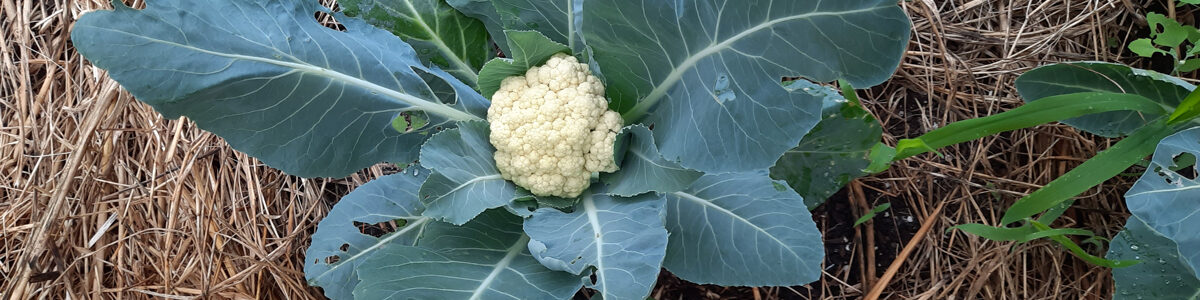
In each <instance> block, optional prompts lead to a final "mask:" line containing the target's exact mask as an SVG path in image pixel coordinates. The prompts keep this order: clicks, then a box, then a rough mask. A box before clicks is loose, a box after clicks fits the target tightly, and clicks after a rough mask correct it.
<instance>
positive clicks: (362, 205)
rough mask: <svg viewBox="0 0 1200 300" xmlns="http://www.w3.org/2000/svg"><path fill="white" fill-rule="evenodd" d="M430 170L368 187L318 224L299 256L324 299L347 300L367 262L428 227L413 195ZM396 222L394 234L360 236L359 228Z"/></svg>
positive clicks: (345, 199)
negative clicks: (323, 294) (323, 293)
mask: <svg viewBox="0 0 1200 300" xmlns="http://www.w3.org/2000/svg"><path fill="white" fill-rule="evenodd" d="M428 176H429V171H428V170H425V169H422V168H421V167H420V166H412V167H409V168H408V169H406V170H404V171H403V172H401V173H399V174H392V175H388V176H383V177H379V178H378V179H375V180H372V181H371V182H367V184H364V185H362V186H360V187H358V188H357V189H355V190H354V191H353V192H350V194H348V195H346V197H343V198H342V200H341V201H338V203H337V204H336V205H334V206H333V209H332V210H330V211H329V214H328V215H326V216H325V219H322V220H321V223H320V224H318V225H317V232H316V233H315V234H313V236H312V245H311V246H309V247H308V251H306V252H305V253H304V277H305V279H308V284H310V285H315V286H320V287H321V288H322V289H324V290H325V296H326V297H329V298H332V299H350V298H351V297H352V295H351V292H352V291H353V290H354V287H355V286H356V285H358V281H359V279H358V273H356V272H355V270H356V269H357V268H358V267H360V266H362V264H363V261H364V260H366V258H368V257H371V256H373V255H376V254H377V253H379V252H380V251H379V250H380V249H383V248H385V247H387V246H388V245H409V246H411V245H413V244H415V243H416V241H417V238H418V237H420V235H421V232H422V231H423V230H424V229H425V227H426V226H427V225H428V224H429V223H431V222H432V220H431V219H429V218H428V217H423V216H421V210H422V209H424V206H422V205H421V201H420V200H419V199H417V194H416V190H417V187H419V186H420V185H421V182H423V181H425V178H426V177H428ZM388 221H396V224H397V225H399V226H398V228H396V231H394V232H391V233H388V234H386V235H383V236H381V237H374V236H371V235H366V234H363V231H362V230H361V229H359V226H358V225H359V224H370V225H373V224H377V223H381V222H388Z"/></svg>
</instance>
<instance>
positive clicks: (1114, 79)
mask: <svg viewBox="0 0 1200 300" xmlns="http://www.w3.org/2000/svg"><path fill="white" fill-rule="evenodd" d="M1016 86H1017V91H1018V92H1020V94H1021V97H1022V98H1023V99H1024V100H1025V101H1026V102H1036V101H1040V100H1038V99H1042V98H1046V97H1050V96H1055V95H1064V94H1074V93H1082V92H1108V93H1121V94H1136V95H1141V96H1143V97H1146V98H1147V99H1150V100H1151V101H1154V102H1157V103H1159V104H1160V105H1162V106H1163V107H1164V108H1165V110H1166V111H1171V110H1173V107H1175V106H1177V105H1179V101H1181V100H1183V98H1184V97H1185V96H1187V95H1188V93H1189V92H1191V90H1193V89H1195V86H1193V85H1191V84H1188V83H1186V82H1183V81H1181V80H1179V79H1178V78H1174V77H1172V76H1169V75H1166V74H1162V73H1158V72H1154V71H1148V70H1140V69H1134V68H1130V67H1128V66H1125V65H1119V64H1111V63H1100V62H1074V63H1061V64H1053V65H1048V66H1043V67H1039V68H1037V69H1033V70H1032V71H1029V72H1026V73H1025V74H1022V75H1021V77H1018V78H1017V82H1016ZM1155 118H1157V116H1154V115H1147V114H1143V113H1139V112H1135V111H1113V112H1106V113H1101V114H1094V115H1088V116H1083V117H1078V118H1071V119H1067V120H1063V121H1062V122H1063V123H1065V124H1067V125H1071V126H1073V127H1075V128H1079V129H1080V130H1083V131H1087V132H1090V133H1093V134H1096V135H1099V136H1104V137H1119V136H1123V135H1126V134H1129V133H1130V132H1133V131H1134V130H1137V129H1138V128H1141V127H1142V126H1144V125H1146V124H1147V123H1149V122H1150V121H1151V120H1154V119H1155Z"/></svg>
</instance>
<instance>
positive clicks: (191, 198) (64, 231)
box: [0, 0, 1161, 299]
mask: <svg viewBox="0 0 1200 300" xmlns="http://www.w3.org/2000/svg"><path fill="white" fill-rule="evenodd" d="M127 2H129V1H127ZM133 2H140V1H133ZM0 3H2V4H0V5H2V6H0V18H3V20H2V21H0V34H2V37H3V39H2V40H0V54H2V56H3V59H2V60H0V230H2V231H0V294H3V295H4V296H5V297H6V298H8V299H29V298H52V299H58V298H67V297H70V298H72V299H80V298H97V299H98V298H122V299H128V298H134V299H137V298H169V299H191V298H196V297H210V298H267V299H317V298H321V296H320V294H319V291H318V290H317V289H314V288H310V287H307V284H306V283H305V280H304V276H303V270H302V266H303V263H302V259H303V257H302V256H303V252H304V249H305V247H306V246H307V241H308V238H309V235H310V234H311V233H312V232H313V231H314V228H315V225H316V224H317V222H318V221H319V220H320V219H321V218H322V217H323V216H324V215H325V213H326V212H327V211H328V210H329V208H330V206H331V205H333V203H334V202H335V201H336V199H337V198H338V197H340V196H341V195H344V194H345V193H346V192H347V191H348V190H350V189H352V188H353V187H355V186H358V185H360V184H362V183H364V182H365V181H367V180H369V179H370V178H374V177H376V176H379V175H380V174H382V173H383V172H384V171H383V170H382V168H381V167H376V168H371V169H368V170H365V171H363V172H360V173H359V174H356V175H354V176H351V177H349V178H344V179H301V178H296V177H291V176H287V175H285V174H281V173H280V172H278V171H276V170H273V169H271V168H269V167H266V166H264V165H262V164H261V163H259V162H258V161H257V160H255V159H253V158H251V157H248V156H246V155H244V154H241V153H238V152H237V151H233V150H231V149H230V148H229V147H228V146H227V145H226V144H225V143H224V142H223V141H222V140H221V139H220V138H218V137H216V136H214V135H212V134H209V133H206V132H203V131H201V130H200V129H198V128H196V127H195V126H194V125H193V124H192V123H191V122H188V121H186V120H164V119H163V118H162V117H161V116H159V115H158V114H157V113H155V112H154V111H153V110H151V109H150V108H149V107H148V106H146V105H143V104H140V103H138V102H136V101H135V100H134V99H132V97H130V96H129V94H127V93H125V92H124V91H122V90H121V88H120V87H119V86H118V85H117V84H116V83H115V82H113V81H112V80H110V79H108V78H107V77H105V74H104V72H103V71H101V70H99V69H96V68H94V67H92V66H91V65H89V64H88V62H87V61H85V60H84V59H83V58H81V57H80V56H79V55H78V54H77V53H76V52H75V51H74V50H73V49H72V47H71V44H70V42H69V35H68V33H69V31H70V28H71V25H72V23H73V21H74V20H75V19H76V18H77V17H78V16H80V15H81V14H83V13H85V12H87V11H90V10H95V9H103V8H106V7H108V6H109V5H108V1H107V0H79V1H67V0H0ZM131 4H134V5H137V4H138V3H131ZM901 5H903V6H904V7H905V8H906V9H907V10H908V12H909V14H910V15H911V16H912V18H913V22H914V24H915V26H914V30H913V39H912V43H911V46H910V47H909V51H908V55H907V58H906V59H905V60H904V64H903V65H902V66H901V68H900V70H899V71H898V72H897V73H896V76H895V77H894V79H893V80H892V81H890V82H888V83H886V84H885V85H883V86H881V87H876V88H873V89H871V90H870V91H868V92H865V93H863V94H864V101H866V103H867V106H868V107H869V108H870V109H872V110H873V111H874V112H875V113H876V114H877V115H879V117H880V119H881V120H882V122H883V123H884V125H885V127H886V128H887V135H886V137H885V138H886V139H888V140H889V141H890V142H894V141H895V139H897V138H906V137H914V136H917V135H919V134H920V133H923V132H927V131H929V130H931V129H933V128H937V127H938V126H940V125H944V124H947V123H948V122H951V121H955V120H963V119H968V118H973V117H979V116H985V115H990V114H994V113H997V112H1000V111H1004V110H1005V109H1007V108H1011V107H1015V106H1017V105H1019V103H1020V100H1019V99H1018V98H1017V96H1016V94H1015V91H1014V90H1013V89H1012V80H1013V79H1014V78H1015V77H1016V76H1017V75H1019V74H1020V73H1021V72H1023V71H1025V70H1028V69H1029V68H1031V67H1034V66H1037V65H1040V64H1044V63H1049V62H1056V61H1068V60H1103V61H1122V59H1123V57H1122V56H1121V55H1128V54H1123V53H1122V49H1123V48H1122V47H1121V45H1119V44H1113V41H1117V43H1120V41H1122V40H1125V39H1126V38H1127V37H1128V36H1127V35H1128V34H1129V31H1130V30H1132V29H1134V28H1140V27H1144V26H1145V23H1144V21H1141V20H1140V19H1139V17H1138V15H1141V14H1142V13H1144V9H1143V8H1142V7H1140V5H1145V4H1144V3H1133V2H1132V1H1130V0H1103V1H1101V0H1047V1H1043V0H970V1H968V0H948V1H933V0H916V1H901ZM1155 5H1160V6H1161V4H1155ZM1110 144H1111V141H1108V140H1104V139H1097V138H1094V137H1091V136H1088V135H1085V134H1081V133H1079V132H1077V131H1074V130H1071V129H1069V128H1067V127H1065V126H1061V125H1050V126H1041V127H1038V128H1035V129H1032V130H1020V131H1016V132H1013V133H1008V134H1002V135H1000V136H998V137H994V138H987V139H984V140H981V141H979V142H975V143H971V144H968V145H964V146H960V147H954V148H953V149H947V150H945V151H943V153H945V154H946V156H945V157H934V156H922V157H919V158H914V159H909V160H906V161H904V162H902V163H900V164H898V165H896V166H894V167H893V168H892V170H890V171H888V172H886V173H884V174H880V175H876V176H872V177H869V178H865V179H863V180H861V181H860V184H857V185H856V186H858V187H859V188H858V189H861V190H867V192H866V193H852V194H855V195H873V196H870V197H871V199H864V197H866V196H852V197H851V198H853V199H856V201H859V202H860V203H861V205H859V206H868V205H876V204H879V203H882V202H884V201H900V202H902V204H903V205H902V207H904V208H905V210H906V211H897V212H895V213H896V214H907V215H912V216H915V218H914V222H917V223H920V224H924V223H926V222H934V223H933V225H932V230H931V231H930V233H929V234H928V235H927V236H925V237H924V238H923V239H921V240H919V244H918V247H917V248H916V249H915V251H914V252H913V253H912V255H910V256H908V257H907V258H906V260H905V263H904V264H903V265H902V268H900V271H899V273H898V275H897V276H896V277H895V278H894V279H893V280H891V281H890V285H888V286H887V289H886V290H885V293H884V296H885V298H896V299H900V298H911V299H951V298H954V299H980V298H982V299H1100V298H1107V297H1108V295H1110V294H1111V293H1112V283H1111V280H1110V279H1109V271H1108V270H1106V269H1104V268H1098V267H1093V266H1090V265H1088V264H1086V263H1083V262H1081V261H1079V260H1078V259H1075V258H1073V257H1071V256H1070V255H1068V254H1066V253H1065V252H1064V251H1063V250H1061V249H1059V248H1058V247H1056V246H1054V245H1052V244H1050V243H1046V242H1034V243H1029V244H1025V245H1020V246H1017V247H1016V248H1015V250H1013V249H1011V246H1012V244H1011V243H996V242H990V241H985V240H983V239H980V238H977V237H973V236H969V235H965V234H962V233H959V232H953V231H952V232H949V233H947V231H946V229H947V228H948V227H949V226H952V225H954V224H962V223H972V222H983V223H988V224H994V222H996V221H997V220H998V219H999V216H1000V215H1001V214H1002V213H1003V208H1004V207H1006V206H1007V205H1008V204H1010V203H1011V202H1012V201H1014V200H1015V199H1017V198H1019V196H1020V195H1022V194H1023V193H1028V192H1030V191H1032V190H1033V189H1035V188H1037V187H1038V186H1039V185H1042V184H1045V183H1047V182H1049V181H1050V180H1051V179H1053V178H1055V177H1056V176H1058V175H1060V174H1062V173H1064V172H1066V171H1067V170H1069V169H1070V168H1071V167H1072V166H1074V165H1077V164H1078V163H1079V162H1081V161H1082V160H1083V159H1085V158H1087V157H1090V156H1092V155H1094V154H1095V153H1096V152H1097V151H1099V150H1101V149H1104V148H1105V147H1107V146H1108V145H1110ZM1127 186H1128V180H1123V181H1122V180H1116V181H1113V182H1111V183H1110V184H1108V185H1105V186H1103V187H1102V188H1100V189H1096V190H1095V191H1093V192H1090V193H1089V194H1088V195H1087V196H1088V197H1087V198H1086V200H1083V201H1081V204H1080V205H1079V207H1078V208H1077V209H1073V210H1072V211H1071V212H1069V213H1068V214H1067V216H1066V217H1065V218H1064V221H1061V223H1060V224H1058V225H1059V226H1075V227H1083V228H1091V229H1094V230H1096V231H1097V232H1098V233H1099V234H1101V235H1103V236H1111V235H1113V234H1114V233H1115V232H1116V230H1118V229H1119V228H1120V225H1121V224H1122V223H1123V221H1124V218H1125V215H1124V208H1123V206H1122V204H1121V203H1122V202H1121V198H1120V194H1121V193H1122V191H1123V190H1124V189H1125V188H1127ZM943 203H944V205H945V208H944V210H943V211H942V213H941V214H939V215H935V216H930V213H931V211H933V209H934V207H936V206H938V205H939V204H943ZM845 225H846V224H841V226H845ZM825 226H833V224H827V225H825ZM874 234H875V235H876V236H879V235H886V234H888V233H887V232H876V233H874ZM867 236H870V235H867ZM880 240H883V239H880ZM901 242H907V240H901ZM859 248H860V249H861V248H864V247H859ZM866 248H871V247H866ZM884 248H887V249H892V248H898V247H884ZM881 249H883V248H881ZM1091 250H1092V251H1093V252H1096V253H1099V252H1100V251H1102V249H1091ZM881 256H885V257H891V256H895V255H894V253H888V254H881ZM877 264H878V266H877V268H876V273H875V274H870V275H872V276H858V277H856V278H851V277H852V276H851V275H850V274H851V272H848V271H847V270H846V269H839V270H827V272H828V273H827V276H825V278H824V279H822V282H823V283H822V284H821V285H820V286H821V288H819V289H818V290H816V291H812V290H809V291H804V289H805V288H803V287H800V288H761V289H748V288H729V289H724V288H715V287H712V288H710V287H704V288H705V289H707V292H706V294H707V295H709V296H711V297H714V298H717V297H722V296H721V295H723V294H724V295H726V296H724V297H727V298H728V297H734V296H733V295H753V296H754V297H756V298H768V299H771V298H796V297H797V296H796V295H797V293H803V294H805V295H809V294H812V295H817V296H815V297H824V298H858V297H861V296H862V294H863V293H864V292H865V291H866V290H867V289H868V288H869V287H870V285H869V284H870V283H873V282H877V281H878V280H877V278H876V277H877V275H879V274H881V273H882V272H883V269H884V268H886V267H887V262H877ZM863 281H866V282H868V284H864V283H863ZM830 287H836V288H830ZM674 288H678V287H677V286H674V284H664V285H662V287H661V288H660V290H659V291H657V292H656V294H659V295H667V294H671V293H670V291H669V289H674ZM834 291H836V293H835V292H834Z"/></svg>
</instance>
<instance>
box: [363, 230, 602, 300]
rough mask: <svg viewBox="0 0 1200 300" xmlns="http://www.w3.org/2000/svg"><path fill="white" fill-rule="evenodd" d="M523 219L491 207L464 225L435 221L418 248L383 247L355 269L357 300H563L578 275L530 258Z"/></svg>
mask: <svg viewBox="0 0 1200 300" xmlns="http://www.w3.org/2000/svg"><path fill="white" fill-rule="evenodd" d="M528 241H529V237H527V236H525V235H524V234H523V233H521V218H520V217H517V216H513V215H511V214H509V213H508V212H505V211H504V210H500V209H495V210H491V211H488V212H484V213H483V214H480V215H479V217H478V218H475V219H474V220H472V221H471V222H469V223H467V224H466V225H463V226H454V225H450V224H446V223H441V222H435V223H432V224H430V225H429V226H428V227H427V228H426V229H425V235H424V236H423V237H422V238H421V240H420V241H419V244H418V246H416V247H413V246H403V245H395V246H390V247H387V248H384V249H383V250H382V251H379V252H380V253H378V254H376V255H374V256H372V257H371V258H369V259H367V261H366V262H364V263H363V264H362V266H360V267H359V277H360V278H362V283H360V284H359V285H358V288H356V289H355V290H354V296H355V298H356V299H472V300H475V299H513V300H524V299H567V298H570V297H571V295H573V294H575V292H576V291H578V290H579V287H580V286H581V285H582V281H581V280H580V279H579V276H577V275H572V274H569V273H566V272H559V271H552V270H550V269H546V267H543V266H542V265H541V264H540V263H538V261H537V260H535V259H534V258H533V257H532V256H530V255H529V251H528V250H527V247H526V244H527V243H528Z"/></svg>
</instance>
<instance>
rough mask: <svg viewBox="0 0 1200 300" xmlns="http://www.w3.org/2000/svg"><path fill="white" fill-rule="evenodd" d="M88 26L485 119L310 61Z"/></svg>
mask: <svg viewBox="0 0 1200 300" xmlns="http://www.w3.org/2000/svg"><path fill="white" fill-rule="evenodd" d="M81 26H85V25H81ZM87 28H91V29H96V30H103V31H110V32H115V33H119V34H124V35H129V36H132V37H135V38H141V39H145V40H147V41H149V42H153V43H159V44H163V45H168V46H172V47H177V48H182V49H185V50H191V51H196V52H200V53H204V54H208V55H213V56H220V57H226V58H230V59H235V60H244V61H251V62H259V63H265V64H271V65H276V66H281V67H285V68H291V69H294V70H297V71H299V72H302V73H306V74H313V75H317V76H321V77H325V78H328V79H330V80H336V81H341V82H343V83H345V84H347V85H351V86H358V87H361V88H363V89H366V90H368V91H371V92H375V93H378V94H381V95H385V96H388V97H391V98H394V99H396V100H399V101H400V102H402V103H405V104H408V105H410V106H413V107H416V108H419V109H420V110H422V111H426V112H428V113H431V114H435V115H440V116H443V117H446V118H447V119H451V120H456V121H482V120H483V119H482V118H479V117H478V116H475V115H472V114H469V113H467V112H464V111H461V110H458V109H455V108H453V107H452V106H449V105H446V104H442V103H439V102H434V101H429V100H426V99H421V98H417V97H415V96H412V95H409V94H405V93H401V92H398V91H396V90H392V89H389V88H386V87H383V86H380V85H378V84H375V83H374V82H370V81H366V80H363V79H360V78H356V77H353V76H349V75H346V74H343V73H341V72H337V71H333V70H330V69H327V68H322V67H318V66H315V65H310V64H305V63H295V62H288V61H279V60H273V59H267V58H264V57H257V56H249V55H241V54H232V53H222V52H217V51H212V50H208V49H204V48H199V47H195V46H191V45H184V44H180V43H176V42H171V41H167V40H162V39H156V38H152V37H149V36H144V35H138V34H133V33H130V32H125V31H121V30H115V29H111V28H103V27H95V26H87Z"/></svg>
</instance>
